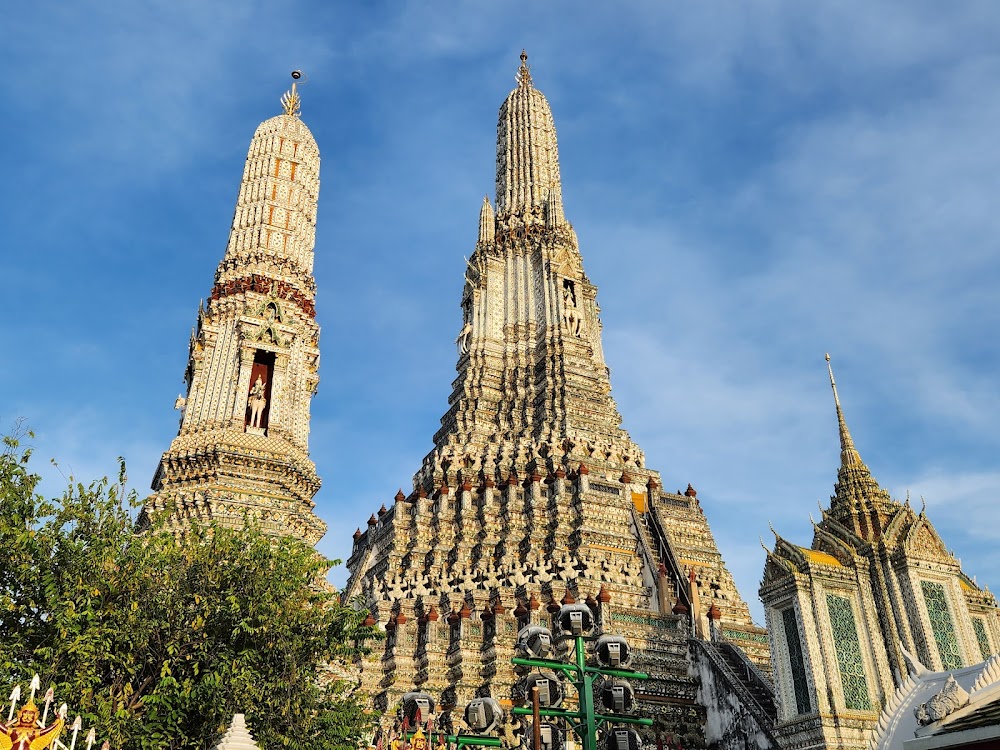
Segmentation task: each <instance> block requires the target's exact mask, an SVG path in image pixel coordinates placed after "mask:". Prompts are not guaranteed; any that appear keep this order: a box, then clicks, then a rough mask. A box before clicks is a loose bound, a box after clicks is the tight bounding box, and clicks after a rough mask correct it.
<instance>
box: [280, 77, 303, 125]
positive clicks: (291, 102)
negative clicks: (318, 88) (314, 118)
mask: <svg viewBox="0 0 1000 750" xmlns="http://www.w3.org/2000/svg"><path fill="white" fill-rule="evenodd" d="M301 78H304V76H303V74H302V71H301V70H293V71H292V88H291V89H289V90H288V91H286V92H285V93H284V94H282V95H281V106H282V108H283V109H284V110H285V114H286V115H290V116H292V117H298V116H299V114H300V113H301V111H302V99H301V97H300V96H299V92H298V87H297V85H296V84H297V82H298V81H299V79H301Z"/></svg>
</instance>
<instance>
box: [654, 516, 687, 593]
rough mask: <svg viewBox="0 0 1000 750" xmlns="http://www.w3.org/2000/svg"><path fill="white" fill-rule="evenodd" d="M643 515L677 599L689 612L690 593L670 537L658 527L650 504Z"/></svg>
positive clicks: (656, 518) (658, 523)
mask: <svg viewBox="0 0 1000 750" xmlns="http://www.w3.org/2000/svg"><path fill="white" fill-rule="evenodd" d="M644 515H645V517H646V518H648V519H649V520H650V524H649V528H650V530H651V531H652V532H653V536H654V537H655V539H656V543H657V545H658V546H659V548H660V550H661V552H660V561H661V562H663V563H664V565H666V566H668V569H669V570H670V572H671V574H672V575H673V578H674V588H675V589H676V590H677V598H678V599H679V600H680V601H682V602H683V603H684V605H685V606H686V607H688V609H689V610H690V608H691V593H690V592H689V591H688V589H687V578H686V577H685V576H684V574H683V573H682V572H681V569H680V568H679V567H678V565H677V555H676V554H675V553H674V547H673V545H672V544H671V543H670V537H668V536H667V533H666V532H665V531H664V530H663V526H661V525H660V517H659V516H658V515H657V513H656V509H655V508H654V507H653V504H652V502H650V504H649V506H648V510H647V511H646V513H645V514H644Z"/></svg>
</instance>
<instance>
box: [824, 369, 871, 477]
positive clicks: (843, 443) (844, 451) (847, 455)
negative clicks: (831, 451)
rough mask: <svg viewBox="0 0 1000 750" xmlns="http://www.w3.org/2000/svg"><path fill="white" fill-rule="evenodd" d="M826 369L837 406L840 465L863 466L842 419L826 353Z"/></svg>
mask: <svg viewBox="0 0 1000 750" xmlns="http://www.w3.org/2000/svg"><path fill="white" fill-rule="evenodd" d="M826 369H827V370H829V371H830V387H831V388H833V403H834V404H835V405H836V407H837V423H838V425H839V427H840V465H841V466H864V461H862V460H861V455H860V454H859V453H858V451H857V449H856V448H855V447H854V440H853V438H851V433H850V431H849V430H848V429H847V422H846V421H845V420H844V410H843V409H841V408H840V397H839V396H838V395H837V381H835V380H834V379H833V367H832V366H831V365H830V355H829V354H827V355H826Z"/></svg>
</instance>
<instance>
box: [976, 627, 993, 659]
mask: <svg viewBox="0 0 1000 750" xmlns="http://www.w3.org/2000/svg"><path fill="white" fill-rule="evenodd" d="M972 629H973V630H975V631H976V640H977V641H979V653H980V654H982V656H983V661H986V660H987V659H989V658H990V656H992V655H993V649H991V648H990V639H989V638H987V637H986V623H985V622H983V618H982V617H973V618H972Z"/></svg>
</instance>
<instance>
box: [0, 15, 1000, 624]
mask: <svg viewBox="0 0 1000 750" xmlns="http://www.w3.org/2000/svg"><path fill="white" fill-rule="evenodd" d="M0 26H2V27H3V28H4V30H5V31H4V38H5V41H4V44H3V45H2V47H0V63H2V67H0V70H2V74H0V102H2V104H0V107H2V108H3V110H4V118H3V121H4V128H3V137H2V138H0V156H2V163H3V165H4V179H2V180H0V220H2V225H3V227H4V229H5V240H4V242H3V243H2V245H0V277H2V278H3V279H4V281H5V283H4V290H3V297H2V298H3V302H4V307H5V308H6V311H7V312H6V316H7V320H8V342H9V345H8V348H7V355H6V356H5V357H3V358H2V359H0V391H2V393H3V394H4V398H3V399H2V401H0V426H2V427H3V428H4V429H5V430H9V429H10V428H11V426H12V424H13V423H14V421H15V420H16V419H17V418H18V417H24V418H25V419H26V420H27V423H28V424H29V425H30V427H32V428H33V429H34V430H35V432H36V434H37V435H36V438H35V440H34V445H35V448H36V452H37V455H38V457H39V459H40V460H39V461H37V462H36V464H37V468H40V469H41V470H43V472H44V474H45V485H44V486H45V489H46V490H47V491H48V492H51V493H57V492H58V491H59V489H60V486H61V485H62V484H63V482H64V480H63V478H62V476H61V475H60V472H59V471H56V470H54V469H52V468H51V467H49V466H48V465H47V463H45V462H46V461H47V460H48V459H49V458H55V459H57V460H58V461H59V462H60V464H61V467H62V469H61V470H62V472H63V473H65V474H69V473H72V474H73V475H75V476H76V477H78V478H80V479H91V478H96V477H98V476H102V475H104V474H109V473H110V474H113V473H115V471H116V463H115V458H116V457H117V456H119V455H123V456H124V457H125V458H126V460H127V462H128V466H129V474H130V477H131V482H132V484H133V485H134V486H135V487H136V488H137V489H138V490H139V491H140V492H143V493H144V492H146V490H147V488H148V483H149V480H150V479H151V478H152V475H153V471H154V469H155V466H156V462H157V459H158V456H159V454H160V453H161V452H162V451H163V450H164V449H165V448H166V447H167V445H168V444H169V442H170V440H171V439H172V438H173V436H174V435H175V433H176V427H177V415H176V413H175V412H174V411H173V409H172V406H173V402H174V399H175V397H176V396H177V394H178V392H180V391H181V390H182V387H183V386H182V373H183V370H184V365H185V358H186V354H187V339H188V333H189V331H190V328H191V326H192V325H193V324H194V322H195V316H196V311H197V306H198V301H199V300H200V299H201V298H203V297H205V296H206V295H207V294H208V292H209V290H210V288H211V283H212V276H213V273H214V271H215V267H216V265H217V264H218V262H219V260H220V258H221V257H222V254H223V251H224V249H225V243H226V238H227V235H228V230H229V222H230V219H231V217H232V212H233V207H234V204H235V199H236V193H237V189H238V185H239V179H240V176H241V174H242V168H243V161H244V158H245V156H246V148H247V146H248V144H249V140H250V137H251V135H252V134H253V131H254V128H255V127H256V126H257V124H258V123H259V122H260V121H261V120H263V119H265V118H267V117H270V116H272V115H274V114H276V113H278V111H279V106H278V101H277V100H278V97H279V96H280V95H281V93H282V92H283V91H284V90H285V89H286V88H287V82H288V71H290V70H292V69H293V68H302V69H304V70H305V71H306V72H307V74H308V76H309V81H308V83H307V84H306V85H305V86H304V87H303V88H302V95H303V119H304V120H305V121H306V123H307V124H308V125H309V127H310V128H311V129H312V131H313V133H314V135H315V136H316V139H317V141H318V142H319V145H320V149H321V151H322V155H323V167H322V189H321V192H320V209H319V216H318V234H317V246H316V278H317V283H318V286H319V296H318V302H317V305H318V317H319V322H320V325H321V326H322V329H323V334H322V338H321V350H322V367H321V372H320V374H321V378H322V380H321V383H320V388H319V392H318V395H317V396H316V398H315V399H314V401H313V422H312V438H311V449H312V455H313V459H314V460H315V462H316V464H317V468H318V470H319V473H320V475H321V477H322V478H323V480H324V485H323V489H322V490H321V492H320V494H319V495H318V496H317V498H316V500H317V510H318V512H319V513H320V515H321V516H323V517H324V519H325V520H326V521H327V523H328V524H329V526H330V529H329V532H328V533H327V536H326V538H325V539H324V540H323V541H322V542H321V543H320V545H319V546H320V549H321V550H322V551H324V552H325V553H327V554H329V555H331V556H335V557H345V556H346V554H347V552H348V550H349V543H350V535H351V533H352V532H353V530H354V528H355V527H356V526H359V525H363V524H364V522H365V520H366V519H367V517H368V515H369V514H370V513H371V512H372V511H374V510H375V509H377V508H378V506H379V505H380V504H381V503H383V502H385V503H387V504H388V503H390V502H391V499H392V496H393V495H394V494H395V492H396V489H397V488H398V487H401V486H402V487H404V488H407V487H409V486H410V480H411V476H412V474H413V472H414V471H415V470H416V469H417V468H418V465H419V461H420V459H421V458H422V456H423V455H424V454H425V453H426V451H427V450H428V448H429V446H430V439H431V435H432V434H433V432H434V430H435V429H436V427H437V425H438V419H439V418H440V416H441V414H443V413H444V410H445V406H446V399H447V396H448V393H449V390H450V383H451V380H452V378H453V377H454V365H455V359H456V352H455V349H454V344H453V341H454V339H455V336H456V334H457V331H458V328H459V327H460V310H459V306H458V303H459V295H460V292H461V284H462V269H463V260H462V256H463V255H468V254H469V253H470V252H471V250H472V248H473V245H474V242H475V238H476V223H477V218H478V213H479V206H480V203H481V201H482V196H483V195H484V194H487V193H488V194H490V195H491V196H492V192H493V180H494V173H493V170H494V155H495V137H496V131H495V128H496V114H497V109H498V108H499V105H500V103H501V102H502V101H503V99H504V97H505V96H506V94H507V93H508V91H509V90H510V89H511V88H512V87H513V85H514V79H513V75H514V71H515V69H516V67H517V63H518V60H517V55H518V53H519V52H520V50H521V48H522V47H526V48H527V50H528V53H529V56H530V60H529V62H530V63H531V65H532V72H533V76H534V80H535V84H536V85H537V86H538V88H540V89H541V90H542V91H543V92H544V93H545V94H546V96H547V97H548V99H549V102H550V103H551V105H552V109H553V112H554V115H555V119H556V127H557V129H558V133H559V147H560V156H561V167H562V176H563V185H564V187H563V191H564V202H565V209H566V215H567V217H568V218H569V220H570V221H571V222H573V224H574V226H575V228H576V230H577V233H578V235H579V237H580V242H581V249H582V252H583V256H584V263H585V267H586V269H587V272H588V274H589V276H590V277H591V279H592V280H593V281H594V283H596V284H597V286H598V288H599V290H600V294H599V301H600V303H601V306H602V309H603V320H604V341H605V350H606V355H607V359H608V361H609V364H610V366H611V368H612V384H613V386H614V395H615V398H616V399H617V401H618V404H619V406H620V409H621V412H622V414H623V416H624V419H625V427H626V428H627V429H628V430H629V431H630V433H631V434H632V436H633V438H634V439H635V440H636V441H637V442H638V443H639V444H640V445H641V446H642V447H643V449H644V450H645V453H646V457H647V463H648V465H650V466H651V467H653V468H656V469H658V470H660V471H661V472H662V474H663V477H664V480H665V482H666V485H667V487H668V488H669V489H673V488H683V487H684V486H686V484H687V483H688V482H691V483H692V484H693V485H694V486H695V487H696V488H697V489H698V491H699V498H700V499H701V500H702V503H703V507H704V508H705V511H706V513H707V514H708V517H709V520H710V521H711V523H712V527H713V530H714V533H715V536H716V539H717V541H718V543H719V546H720V548H721V549H722V553H723V555H724V557H725V558H726V561H727V563H728V564H729V566H730V569H731V570H732V571H733V573H734V575H735V576H736V579H737V582H738V584H739V586H740V588H741V591H742V593H743V595H744V597H745V598H747V599H748V600H749V601H750V602H751V606H752V607H753V608H754V612H755V614H756V615H757V616H758V617H760V606H759V604H758V603H757V597H756V589H757V585H758V582H759V580H760V575H761V571H762V566H763V551H762V550H761V548H760V546H759V543H758V536H759V535H764V536H765V537H766V536H767V535H768V534H769V532H768V530H767V529H768V521H769V520H770V521H771V522H772V523H773V524H774V526H775V528H776V529H777V530H778V531H779V532H780V533H782V534H783V535H784V536H786V537H788V538H790V539H792V540H793V541H797V542H799V543H801V544H808V542H809V541H810V539H811V532H810V527H809V514H810V513H812V514H813V515H816V514H817V512H818V509H817V502H822V503H824V504H826V503H827V502H828V498H829V495H830V493H831V491H832V485H833V482H834V480H835V473H836V467H837V462H838V450H839V446H838V443H837V433H836V421H835V418H834V413H833V404H832V399H831V396H830V391H829V383H828V381H827V376H826V372H825V366H824V362H823V354H824V352H826V351H830V352H831V355H832V356H833V362H834V367H835V371H836V374H837V380H838V385H839V387H840V392H841V399H842V401H843V403H844V409H845V411H846V415H847V419H848V423H849V425H850V427H851V430H852V432H853V434H854V437H855V441H856V443H857V445H858V448H859V450H860V452H861V455H862V457H863V458H864V459H865V460H866V461H867V463H868V464H869V465H870V466H871V468H872V470H873V472H874V474H875V476H876V478H877V479H878V480H879V481H880V482H881V483H882V484H883V486H885V487H887V488H888V489H890V491H891V492H892V493H893V494H894V495H896V496H897V497H903V496H905V493H906V491H907V490H909V491H910V492H911V493H912V495H913V496H914V498H917V497H918V496H920V495H923V496H924V497H925V498H926V502H927V507H928V512H929V514H930V516H931V519H932V520H933V521H934V522H935V524H936V525H937V528H938V530H939V531H940V532H941V533H942V535H943V536H944V538H945V541H946V543H948V545H949V546H951V547H952V548H954V550H955V553H956V554H957V555H958V556H959V557H960V558H961V559H962V561H963V564H964V567H965V569H966V571H967V572H969V573H970V574H974V575H977V576H978V579H979V581H980V583H988V584H993V585H994V586H1000V546H998V544H997V542H998V541H1000V504H998V502H997V500H998V494H1000V466H998V461H997V456H998V448H1000V427H998V423H1000V397H998V390H997V372H998V361H1000V352H998V347H997V336H996V331H997V330H998V327H1000V303H998V301H997V294H996V291H995V290H996V289H997V287H998V283H1000V254H998V247H997V245H998V237H1000V226H998V225H1000V211H997V210H996V208H995V204H996V202H997V199H998V197H1000V179H998V175H1000V149H998V147H997V145H996V143H997V135H996V134H997V133H998V132H1000V97H997V95H996V87H997V81H1000V53H998V52H997V50H1000V4H997V3H995V2H979V3H977V2H966V3H961V4H950V5H949V6H948V7H947V8H944V7H943V6H941V5H940V4H938V3H932V2H909V3H905V4H901V3H879V2H871V1H870V0H869V1H867V2H836V3H833V2H830V3H800V2H766V1H764V2H757V3H752V4H750V3H740V2H711V3H705V2H698V3H695V2H690V3H680V2H671V3H665V2H662V0H656V1H651V2H624V3H614V4H611V3H608V4H596V3H595V4H580V3H568V2H550V3H545V4H537V3H536V4H524V3H510V4H501V3H493V4H487V3H481V2H448V3H432V2H401V1H400V2H382V3H379V2H372V3H364V4H362V3H357V4H352V3H328V2H305V1H302V2H274V1H273V0H270V1H269V2H257V1H254V0H247V1H246V2H241V3H238V4H237V3H219V2H206V0H197V2H195V1H194V0H190V1H187V0H170V1H169V2H159V1H155V0H153V1H150V2H143V3H135V2H124V1H122V2H101V3H98V2H92V1H89V0H81V1H80V2H76V3H36V4H24V3H21V4H11V3H8V4H5V6H4V7H3V8H2V9H0ZM916 502H919V500H916ZM343 575H344V573H343V571H341V572H340V573H339V574H338V575H337V576H336V577H337V579H338V580H342V579H343Z"/></svg>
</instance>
